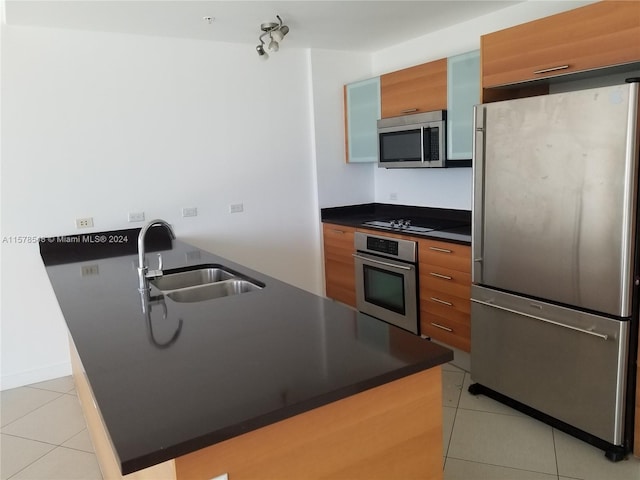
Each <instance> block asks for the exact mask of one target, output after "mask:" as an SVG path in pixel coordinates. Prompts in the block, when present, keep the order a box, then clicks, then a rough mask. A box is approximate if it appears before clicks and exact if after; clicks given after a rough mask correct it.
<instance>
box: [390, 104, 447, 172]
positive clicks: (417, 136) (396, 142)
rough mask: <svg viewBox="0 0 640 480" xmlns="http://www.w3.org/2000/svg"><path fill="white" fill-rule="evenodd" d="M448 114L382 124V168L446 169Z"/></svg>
mask: <svg viewBox="0 0 640 480" xmlns="http://www.w3.org/2000/svg"><path fill="white" fill-rule="evenodd" d="M446 123H447V111H446V110H437V111H434V112H426V113H417V114H414V115H404V116H401V117H392V118H383V119H382V120H378V166H379V167H382V168H425V167H428V168H433V167H446V166H447V164H446V154H447V147H446V143H445V142H446V138H447V136H446V134H445V125H446Z"/></svg>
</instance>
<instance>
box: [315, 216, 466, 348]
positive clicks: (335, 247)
mask: <svg viewBox="0 0 640 480" xmlns="http://www.w3.org/2000/svg"><path fill="white" fill-rule="evenodd" d="M322 230H323V240H324V270H325V282H326V283H325V287H326V295H327V297H329V298H332V299H334V300H337V301H339V302H342V303H345V304H347V305H351V306H352V307H356V281H355V264H354V260H353V252H354V245H353V240H354V238H353V237H354V234H355V232H356V229H355V228H353V227H347V226H344V225H337V224H331V223H323V224H322ZM358 231H363V232H367V230H362V229H358ZM368 232H369V233H373V234H377V235H383V236H386V237H395V238H406V239H409V240H414V241H415V240H417V241H418V258H419V264H418V271H419V275H420V278H419V279H418V282H419V285H420V292H419V299H420V330H421V334H422V335H425V336H428V337H431V338H433V339H435V340H438V341H440V342H442V343H444V344H446V345H451V346H452V347H456V348H459V349H460V350H463V351H465V352H470V351H471V320H470V317H471V247H470V246H468V245H461V244H457V243H450V242H443V241H438V240H428V239H417V238H416V237H408V236H406V235H397V234H393V233H382V232H378V231H370V230H369V231H368Z"/></svg>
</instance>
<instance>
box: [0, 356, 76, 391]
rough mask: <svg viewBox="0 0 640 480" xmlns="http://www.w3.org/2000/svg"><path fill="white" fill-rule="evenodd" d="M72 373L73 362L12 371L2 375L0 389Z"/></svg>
mask: <svg viewBox="0 0 640 480" xmlns="http://www.w3.org/2000/svg"><path fill="white" fill-rule="evenodd" d="M67 375H71V362H70V361H67V362H62V363H57V364H55V365H48V366H46V367H41V368H36V369H33V370H27V371H24V372H19V373H10V374H7V375H2V377H0V390H9V389H10V388H16V387H23V386H25V385H31V384H32V383H38V382H44V381H46V380H52V379H54V378H59V377H65V376H67Z"/></svg>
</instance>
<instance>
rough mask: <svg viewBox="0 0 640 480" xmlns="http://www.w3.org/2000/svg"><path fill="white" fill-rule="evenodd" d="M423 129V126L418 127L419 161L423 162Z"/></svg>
mask: <svg viewBox="0 0 640 480" xmlns="http://www.w3.org/2000/svg"><path fill="white" fill-rule="evenodd" d="M424 131H425V128H421V129H420V161H421V162H424Z"/></svg>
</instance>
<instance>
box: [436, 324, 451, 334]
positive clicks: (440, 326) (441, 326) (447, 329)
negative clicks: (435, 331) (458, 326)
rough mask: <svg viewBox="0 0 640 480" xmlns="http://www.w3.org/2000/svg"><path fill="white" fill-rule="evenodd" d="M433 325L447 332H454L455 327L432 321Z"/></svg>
mask: <svg viewBox="0 0 640 480" xmlns="http://www.w3.org/2000/svg"><path fill="white" fill-rule="evenodd" d="M431 325H433V326H434V327H436V328H439V329H440V330H445V331H447V332H450V333H453V329H452V328H449V327H445V326H444V325H440V324H439V323H433V322H431Z"/></svg>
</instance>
